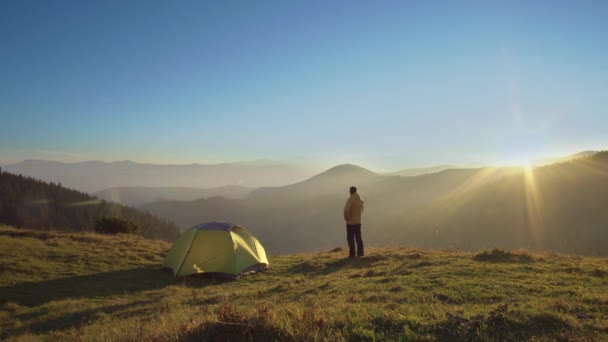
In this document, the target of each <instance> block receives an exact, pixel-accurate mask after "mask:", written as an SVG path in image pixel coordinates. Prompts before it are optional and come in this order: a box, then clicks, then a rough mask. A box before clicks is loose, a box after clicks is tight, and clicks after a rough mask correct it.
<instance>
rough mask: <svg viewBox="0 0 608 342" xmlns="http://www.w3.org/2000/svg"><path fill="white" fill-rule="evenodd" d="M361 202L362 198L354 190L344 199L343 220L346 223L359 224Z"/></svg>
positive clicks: (361, 209)
mask: <svg viewBox="0 0 608 342" xmlns="http://www.w3.org/2000/svg"><path fill="white" fill-rule="evenodd" d="M363 203H364V202H363V199H362V198H361V196H359V194H358V193H356V192H355V193H354V194H352V195H350V197H349V198H348V200H346V205H344V220H345V221H346V223H347V224H361V214H363Z"/></svg>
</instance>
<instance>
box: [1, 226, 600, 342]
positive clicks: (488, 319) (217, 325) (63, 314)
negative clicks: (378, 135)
mask: <svg viewBox="0 0 608 342" xmlns="http://www.w3.org/2000/svg"><path fill="white" fill-rule="evenodd" d="M0 247H1V248H0V253H1V254H0V261H2V265H6V266H4V267H5V269H4V270H3V273H2V274H3V277H2V278H0V279H2V282H3V283H2V284H0V297H1V298H3V299H7V298H10V300H9V301H8V302H4V303H2V307H1V309H0V310H1V311H0V318H1V319H0V331H1V332H2V333H1V334H2V335H0V338H2V339H6V338H9V340H11V341H38V340H40V341H58V340H59V341H116V340H122V341H178V340H179V341H201V340H209V341H214V340H222V341H225V340H230V341H243V340H245V341H246V340H252V339H253V340H257V341H267V340H284V341H303V340H308V341H312V340H333V341H340V340H344V341H346V340H348V341H372V340H417V341H424V340H444V339H450V340H468V341H470V340H479V341H483V340H531V339H532V340H533V339H536V340H587V341H599V340H604V339H606V336H607V334H608V325H607V322H608V319H607V316H606V314H607V313H606V305H607V303H608V297H607V294H606V291H605V289H606V282H607V280H608V273H607V272H606V261H605V259H604V258H594V257H576V256H571V255H561V254H550V253H549V254H527V253H525V252H519V253H511V252H504V251H501V250H495V251H487V252H479V253H469V252H458V251H430V250H415V249H373V250H371V251H369V253H368V256H367V257H365V258H362V259H357V260H354V261H351V260H348V259H346V258H345V256H346V254H345V251H344V250H341V251H324V252H320V253H312V254H301V255H286V256H270V257H269V259H268V260H269V261H270V264H271V268H270V269H269V270H267V271H264V272H261V273H257V274H254V275H250V276H246V277H243V278H241V279H239V280H238V281H230V280H228V281H226V280H219V279H213V278H199V277H183V278H180V279H175V278H174V277H173V275H172V274H171V273H170V272H166V271H163V270H162V262H163V259H164V254H165V253H166V251H167V249H168V248H169V244H168V243H166V242H159V241H151V240H146V239H143V238H140V237H137V236H104V235H97V234H89V233H78V234H66V233H45V232H39V231H30V230H21V229H14V228H8V227H3V228H0ZM7 274H10V277H6V276H5V275H7Z"/></svg>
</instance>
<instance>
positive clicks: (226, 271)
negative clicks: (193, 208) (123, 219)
mask: <svg viewBox="0 0 608 342" xmlns="http://www.w3.org/2000/svg"><path fill="white" fill-rule="evenodd" d="M269 265H270V264H269V263H268V259H267V258H266V251H265V250H264V247H262V245H261V244H260V242H259V241H258V240H257V239H256V238H255V237H254V236H253V235H251V233H249V231H248V230H247V229H245V228H243V227H241V226H238V225H234V224H232V223H228V222H208V223H203V224H199V225H197V226H194V227H192V228H190V229H188V230H187V231H185V232H184V233H183V234H182V235H181V236H180V237H179V239H177V241H175V242H174V243H173V245H172V246H171V248H170V249H169V252H168V253H167V256H166V257H165V262H164V266H165V267H169V268H171V269H172V270H173V274H174V275H175V276H176V277H178V276H185V275H189V274H195V273H212V274H218V275H220V276H223V277H227V278H231V279H238V278H240V277H241V276H243V275H246V274H249V273H255V272H259V271H263V270H266V269H268V268H269Z"/></svg>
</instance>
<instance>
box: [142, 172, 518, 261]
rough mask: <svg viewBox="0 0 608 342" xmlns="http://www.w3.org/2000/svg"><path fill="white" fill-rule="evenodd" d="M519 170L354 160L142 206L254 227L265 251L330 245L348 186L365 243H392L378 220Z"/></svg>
mask: <svg viewBox="0 0 608 342" xmlns="http://www.w3.org/2000/svg"><path fill="white" fill-rule="evenodd" d="M521 172H522V169H521V168H481V169H449V170H444V171H442V172H438V173H432V174H425V175H421V176H417V177H400V176H383V175H379V174H377V173H374V172H372V171H370V170H367V169H364V168H361V167H359V166H355V165H348V164H346V165H340V166H336V167H334V168H332V169H329V170H327V171H325V172H323V173H321V174H319V175H317V176H314V177H311V178H309V179H307V180H305V181H303V182H299V183H296V184H292V185H288V186H283V187H273V188H259V189H256V190H254V191H252V192H251V193H249V194H248V195H247V196H245V197H244V198H243V199H240V200H233V199H226V198H219V197H218V198H208V199H204V200H197V201H193V202H186V201H164V202H156V203H150V204H147V205H144V206H143V208H145V209H146V210H149V211H150V212H153V213H155V214H156V215H158V216H160V217H166V218H170V219H171V220H174V221H175V222H176V223H177V224H178V225H179V226H180V227H182V228H188V227H191V226H193V225H195V224H197V223H200V222H205V221H214V220H225V221H232V222H235V223H240V224H242V225H244V226H246V227H249V228H251V229H254V230H255V231H256V234H258V237H260V239H262V241H263V242H264V244H265V246H267V248H268V249H269V251H271V252H273V253H287V252H302V251H310V250H315V249H326V248H332V247H333V246H336V245H340V244H342V243H343V240H344V236H343V235H344V227H343V226H344V222H343V220H342V213H341V212H342V207H343V205H344V202H345V200H346V198H347V197H348V188H349V187H350V186H351V185H355V186H357V187H358V188H359V190H360V193H361V194H362V196H363V198H364V200H365V201H366V209H365V215H364V216H365V222H366V223H365V225H366V227H367V228H366V231H370V230H372V229H374V230H377V232H375V233H374V234H373V235H371V236H370V237H369V239H368V240H367V241H368V242H373V243H378V244H380V243H382V244H386V243H389V242H394V241H393V239H392V237H391V234H392V233H391V232H392V231H393V230H395V229H399V226H389V227H388V228H387V226H386V222H390V220H391V219H393V218H396V217H398V216H399V215H400V214H401V213H403V212H404V211H405V210H415V209H417V208H423V207H425V206H428V205H430V204H431V203H433V202H434V201H437V200H440V199H442V198H445V197H450V196H459V195H460V194H461V193H463V192H466V191H470V190H472V189H475V188H477V187H480V186H483V185H484V184H487V183H490V182H494V181H496V180H499V179H502V178H504V177H509V176H511V175H514V174H517V173H521Z"/></svg>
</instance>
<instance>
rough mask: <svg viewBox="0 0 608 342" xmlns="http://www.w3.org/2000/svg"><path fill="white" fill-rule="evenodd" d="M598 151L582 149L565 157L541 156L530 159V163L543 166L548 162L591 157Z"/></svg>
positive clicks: (554, 162) (553, 162)
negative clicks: (540, 157)
mask: <svg viewBox="0 0 608 342" xmlns="http://www.w3.org/2000/svg"><path fill="white" fill-rule="evenodd" d="M597 153H598V151H582V152H578V153H575V154H571V155H568V156H565V157H555V158H542V159H537V160H534V161H532V165H534V166H544V165H549V164H556V163H563V162H567V161H571V160H575V159H579V158H587V157H592V156H594V155H595V154H597Z"/></svg>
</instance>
